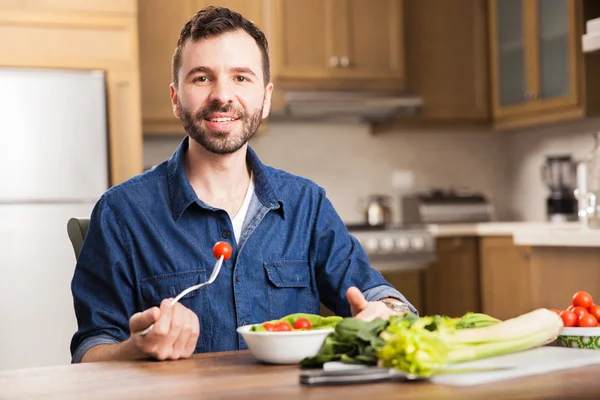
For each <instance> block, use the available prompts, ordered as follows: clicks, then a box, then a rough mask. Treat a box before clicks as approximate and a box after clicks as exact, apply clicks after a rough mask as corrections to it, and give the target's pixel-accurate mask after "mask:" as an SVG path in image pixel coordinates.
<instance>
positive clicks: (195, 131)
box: [177, 99, 263, 154]
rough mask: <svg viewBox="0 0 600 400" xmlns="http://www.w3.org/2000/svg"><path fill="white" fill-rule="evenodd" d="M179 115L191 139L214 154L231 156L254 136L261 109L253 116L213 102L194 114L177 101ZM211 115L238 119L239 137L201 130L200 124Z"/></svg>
mask: <svg viewBox="0 0 600 400" xmlns="http://www.w3.org/2000/svg"><path fill="white" fill-rule="evenodd" d="M177 104H178V105H179V110H180V113H181V117H180V120H181V122H182V124H183V128H184V129H185V131H186V132H187V134H188V135H190V137H191V138H192V139H194V140H195V141H196V142H197V143H198V144H200V145H201V146H202V147H204V148H205V149H206V150H208V151H210V152H211V153H215V154H231V153H235V152H236V151H238V150H239V149H241V148H242V147H243V146H244V145H245V144H246V143H248V141H249V140H250V139H251V138H252V136H254V134H255V133H256V131H258V127H259V126H260V123H261V119H262V112H263V107H261V108H260V109H259V110H257V111H256V112H255V113H254V114H249V113H248V112H246V111H244V110H238V109H235V108H234V107H233V106H232V105H231V104H220V103H216V102H213V103H211V104H210V105H209V106H208V107H206V108H200V109H199V110H198V111H197V112H196V113H195V114H193V113H192V111H191V110H189V109H187V108H185V107H183V105H182V104H181V102H180V101H179V99H178V100H177ZM212 113H227V114H231V115H234V116H236V117H237V118H239V121H241V123H242V132H241V134H240V135H239V136H236V135H235V134H233V135H232V132H217V131H209V130H205V129H202V127H201V124H202V121H204V120H205V118H206V117H207V116H208V115H210V114H212Z"/></svg>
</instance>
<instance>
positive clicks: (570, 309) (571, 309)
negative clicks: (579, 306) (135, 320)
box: [567, 304, 575, 311]
mask: <svg viewBox="0 0 600 400" xmlns="http://www.w3.org/2000/svg"><path fill="white" fill-rule="evenodd" d="M574 308H575V306H574V305H573V304H571V305H570V306H569V307H567V311H573V309H574Z"/></svg>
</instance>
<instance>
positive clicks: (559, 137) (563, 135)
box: [507, 118, 600, 221]
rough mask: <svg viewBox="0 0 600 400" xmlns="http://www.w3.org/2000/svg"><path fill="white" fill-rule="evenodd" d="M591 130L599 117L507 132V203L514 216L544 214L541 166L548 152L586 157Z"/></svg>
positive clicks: (533, 218) (591, 142)
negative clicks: (508, 155)
mask: <svg viewBox="0 0 600 400" xmlns="http://www.w3.org/2000/svg"><path fill="white" fill-rule="evenodd" d="M594 132H600V118H594V119H587V120H582V121H580V122H577V123H571V124H560V125H556V126H552V127H548V128H542V129H536V130H528V131H521V132H514V133H511V134H509V135H508V149H507V150H508V152H509V154H510V155H511V162H510V166H511V170H510V176H511V179H510V182H511V185H510V197H509V205H510V208H511V211H512V213H513V215H514V216H515V218H517V219H520V220H524V221H543V220H544V219H545V218H546V197H547V196H548V194H549V191H548V189H547V188H546V186H545V185H544V183H543V182H542V177H541V166H542V164H544V163H545V161H546V156H548V155H561V154H565V155H571V156H572V157H573V158H574V159H575V160H577V161H579V160H583V159H585V158H587V157H588V155H589V153H590V152H591V150H592V148H593V146H594V138H593V134H594Z"/></svg>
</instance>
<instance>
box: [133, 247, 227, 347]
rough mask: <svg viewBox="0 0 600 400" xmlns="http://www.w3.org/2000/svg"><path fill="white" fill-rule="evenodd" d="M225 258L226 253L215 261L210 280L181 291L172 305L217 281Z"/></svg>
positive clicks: (145, 331) (146, 331)
mask: <svg viewBox="0 0 600 400" xmlns="http://www.w3.org/2000/svg"><path fill="white" fill-rule="evenodd" d="M224 258H225V256H224V255H221V257H219V259H218V260H217V262H216V263H215V266H214V268H213V271H212V273H211V274H210V277H209V278H208V280H207V281H206V282H204V283H201V284H199V285H194V286H190V287H189V288H187V289H185V290H184V291H183V292H181V293H179V295H177V297H175V298H174V299H173V301H171V307H172V306H173V304H175V303H177V302H178V301H179V300H180V299H181V298H182V297H183V296H185V295H186V294H188V293H189V292H191V291H193V290H197V289H201V288H203V287H204V286H207V285H210V284H211V283H213V282H214V281H215V279H217V275H219V271H220V270H221V265H223V260H224ZM153 326H154V324H152V325H150V326H149V327H147V328H146V329H144V330H143V331H142V332H140V336H146V335H147V334H148V332H150V330H151V329H152V327H153Z"/></svg>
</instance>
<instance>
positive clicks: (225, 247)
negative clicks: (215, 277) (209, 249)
mask: <svg viewBox="0 0 600 400" xmlns="http://www.w3.org/2000/svg"><path fill="white" fill-rule="evenodd" d="M231 252H232V250H231V245H230V244H229V243H227V242H217V243H215V245H214V246H213V255H214V256H215V258H216V259H219V258H221V256H223V261H227V260H229V257H231Z"/></svg>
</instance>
